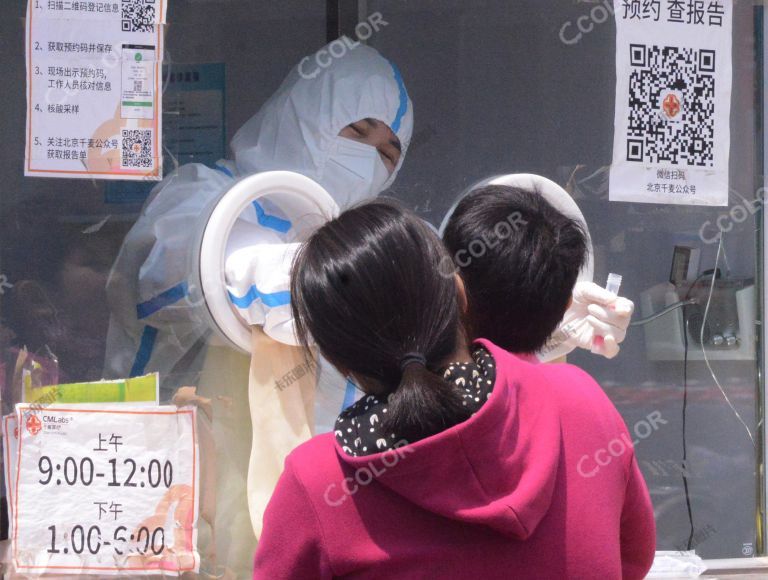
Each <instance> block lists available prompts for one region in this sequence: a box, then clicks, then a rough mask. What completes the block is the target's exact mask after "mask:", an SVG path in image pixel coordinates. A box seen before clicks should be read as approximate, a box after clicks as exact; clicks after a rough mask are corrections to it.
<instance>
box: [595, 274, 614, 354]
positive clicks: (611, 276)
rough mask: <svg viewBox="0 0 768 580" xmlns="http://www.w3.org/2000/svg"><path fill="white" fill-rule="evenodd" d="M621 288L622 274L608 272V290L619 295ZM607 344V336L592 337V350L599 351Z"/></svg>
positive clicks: (606, 287) (606, 285)
mask: <svg viewBox="0 0 768 580" xmlns="http://www.w3.org/2000/svg"><path fill="white" fill-rule="evenodd" d="M620 288H621V274H614V273H610V274H608V281H607V282H606V283H605V289H606V290H608V292H610V293H611V294H613V295H614V296H618V295H619V289H620ZM604 344H605V337H603V336H595V337H594V338H593V339H592V352H599V351H600V350H601V349H602V348H603V345H604Z"/></svg>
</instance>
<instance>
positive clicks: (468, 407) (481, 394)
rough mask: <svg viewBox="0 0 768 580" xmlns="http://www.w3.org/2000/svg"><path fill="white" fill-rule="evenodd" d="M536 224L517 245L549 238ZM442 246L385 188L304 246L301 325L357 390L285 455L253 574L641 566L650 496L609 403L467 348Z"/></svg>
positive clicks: (459, 574) (457, 284) (546, 374)
mask: <svg viewBox="0 0 768 580" xmlns="http://www.w3.org/2000/svg"><path fill="white" fill-rule="evenodd" d="M534 209H535V208H534ZM526 219H528V218H526ZM531 220H532V221H531V223H534V220H533V217H531ZM540 234H541V232H536V231H533V230H532V231H531V232H530V236H529V238H530V239H528V238H526V239H521V243H533V245H534V246H536V247H537V248H539V250H537V251H540V252H552V251H554V250H555V249H556V248H553V244H552V243H550V244H541V243H538V241H537V240H538V237H537V236H539V235H540ZM556 244H557V242H555V245H556ZM446 260H450V258H449V257H448V256H447V254H446V250H445V249H444V247H443V245H442V243H441V241H440V239H439V238H438V237H437V234H435V233H434V232H433V231H432V230H431V229H430V228H429V226H428V225H426V224H425V223H424V222H422V221H421V220H420V219H419V218H418V217H416V216H415V215H413V214H412V213H410V212H408V211H406V210H404V209H402V208H401V207H400V206H398V205H397V204H395V203H394V202H391V201H386V200H383V199H377V200H375V201H371V202H367V203H365V204H364V205H359V206H357V207H354V208H352V209H349V210H347V211H345V212H344V213H342V214H341V215H340V216H339V217H338V218H336V219H334V220H332V221H331V222H329V223H327V224H325V225H324V226H323V227H322V228H320V229H319V230H318V231H317V232H315V234H314V235H313V236H312V237H310V239H309V240H308V241H307V242H306V244H305V245H304V246H303V248H302V249H301V250H300V252H299V253H298V255H297V257H296V259H295V262H294V265H293V270H292V280H291V307H292V309H293V315H294V319H295V321H296V326H297V331H298V332H297V334H298V336H299V337H300V338H301V340H302V342H303V344H304V346H305V347H309V346H310V345H311V346H312V347H313V348H316V349H317V350H318V351H319V352H320V354H322V355H323V356H324V357H325V358H326V359H327V360H328V361H329V362H330V363H331V364H332V365H333V366H335V367H336V368H337V369H338V370H339V371H340V372H341V373H342V374H344V375H347V376H349V377H350V378H352V379H353V381H354V382H355V383H356V384H357V385H358V386H359V387H360V388H361V389H362V390H363V391H364V392H365V396H364V397H363V398H362V399H360V400H359V401H358V402H357V403H355V404H354V405H352V406H351V407H349V408H348V409H347V410H345V411H344V412H343V413H342V414H341V415H340V416H339V417H338V419H337V421H336V428H335V431H334V432H333V433H325V434H322V435H318V436H316V437H314V438H312V439H310V440H309V441H307V442H306V443H304V444H302V445H300V446H299V447H297V448H296V449H295V450H294V451H293V452H292V453H291V454H290V455H289V456H288V458H287V459H286V462H285V469H284V471H283V474H282V476H281V478H280V481H279V482H278V484H277V487H276V489H275V492H274V494H273V496H272V499H271V500H270V503H269V506H268V507H267V510H266V512H265V514H264V528H263V533H262V536H261V538H260V541H259V548H258V551H257V554H256V561H255V568H254V579H257V578H258V579H265V580H273V579H293V578H296V579H304V578H307V579H310V578H312V579H314V578H318V579H331V578H360V579H363V578H371V579H374V578H375V579H379V578H414V579H415V578H450V579H451V580H454V579H465V578H466V579H473V580H474V579H476V578H482V579H483V580H488V579H490V580H494V579H499V580H501V579H505V580H506V579H509V578H522V579H528V578H557V579H568V578H574V579H582V578H600V579H601V580H603V579H620V578H623V579H635V578H637V579H640V578H642V577H644V574H645V572H646V571H647V569H648V567H649V566H650V558H652V557H653V551H654V524H653V510H652V508H651V505H650V500H649V498H648V492H647V489H646V488H645V484H644V482H643V480H642V475H641V474H640V472H639V469H638V467H637V462H636V461H635V459H634V452H633V450H632V448H631V444H627V442H628V441H631V437H630V436H629V434H628V432H627V429H626V426H625V425H624V423H623V421H622V419H621V417H620V415H619V414H618V413H617V412H616V410H615V409H614V408H613V406H612V405H611V403H610V401H609V400H608V398H607V397H606V396H605V394H604V393H603V392H602V390H601V389H600V387H599V385H597V384H596V383H595V382H594V381H593V380H592V379H591V378H590V377H589V376H588V375H586V373H584V372H583V371H580V370H579V369H576V368H575V367H571V366H570V365H538V364H535V360H532V359H533V357H526V356H524V355H522V356H519V355H513V354H510V353H508V352H505V351H504V350H502V349H500V348H499V347H497V346H495V345H494V344H492V343H491V342H489V341H487V340H484V339H478V340H476V341H475V342H473V343H472V344H469V343H468V342H467V338H466V336H465V332H464V331H463V329H462V323H461V321H462V320H463V319H464V318H465V312H466V310H467V305H466V298H465V296H464V290H463V288H464V287H463V283H462V281H461V279H460V278H459V277H458V276H455V275H454V274H453V273H451V274H450V275H446V273H445V268H444V267H441V265H444V264H445V263H446ZM488 283H489V284H493V283H494V282H493V280H490V281H489V282H488ZM508 300H509V301H515V300H517V297H516V296H509V297H508ZM498 308H499V316H502V317H503V316H505V314H506V312H507V310H506V309H505V305H504V304H500V305H499V307H498ZM529 314H534V313H529ZM506 320H507V321H508V323H509V324H510V325H512V324H514V323H515V320H514V319H511V318H507V319H506ZM289 388H290V387H289ZM618 443H621V444H622V445H623V447H622V452H621V453H617V452H616V447H617V444H618ZM607 449H610V450H611V452H610V454H609V453H608V451H606V450H607ZM605 457H608V458H609V460H608V461H605V459H604V458H605Z"/></svg>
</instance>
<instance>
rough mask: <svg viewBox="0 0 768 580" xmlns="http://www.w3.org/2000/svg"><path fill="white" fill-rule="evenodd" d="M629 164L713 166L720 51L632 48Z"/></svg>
mask: <svg viewBox="0 0 768 580" xmlns="http://www.w3.org/2000/svg"><path fill="white" fill-rule="evenodd" d="M629 52H630V65H631V72H630V76H629V128H628V132H627V161H636V162H640V163H652V164H657V163H673V164H676V165H688V166H695V167H712V166H713V165H714V139H715V51H714V50H698V49H693V48H680V47H675V46H663V47H661V46H655V45H650V46H646V45H644V44H633V45H631V46H630V51H629Z"/></svg>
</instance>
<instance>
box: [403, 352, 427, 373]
mask: <svg viewBox="0 0 768 580" xmlns="http://www.w3.org/2000/svg"><path fill="white" fill-rule="evenodd" d="M411 364H419V365H421V366H423V367H425V366H427V359H426V358H424V355H423V354H421V353H418V352H408V353H406V354H404V355H403V357H402V358H401V359H400V370H401V371H404V370H405V367H407V366H408V365H411Z"/></svg>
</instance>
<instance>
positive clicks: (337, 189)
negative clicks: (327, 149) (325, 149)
mask: <svg viewBox="0 0 768 580" xmlns="http://www.w3.org/2000/svg"><path fill="white" fill-rule="evenodd" d="M388 179H389V170H388V169H387V167H386V165H384V162H383V161H382V160H381V156H380V155H379V152H378V150H377V149H376V148H375V147H372V146H370V145H366V144H365V143H359V142H357V141H353V140H352V139H347V138H346V137H341V136H337V137H336V140H335V141H334V143H333V145H332V146H331V154H330V155H329V156H328V160H327V161H326V163H325V168H324V169H323V175H322V178H321V179H320V185H322V186H323V187H324V188H325V189H326V190H327V191H328V193H330V194H331V197H333V199H334V200H336V203H338V204H339V206H340V207H341V208H342V209H343V208H344V206H346V205H349V204H352V203H355V202H357V201H360V200H362V199H365V198H367V197H374V196H376V195H378V194H379V193H381V191H382V189H384V185H385V184H386V183H387V180H388Z"/></svg>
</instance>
